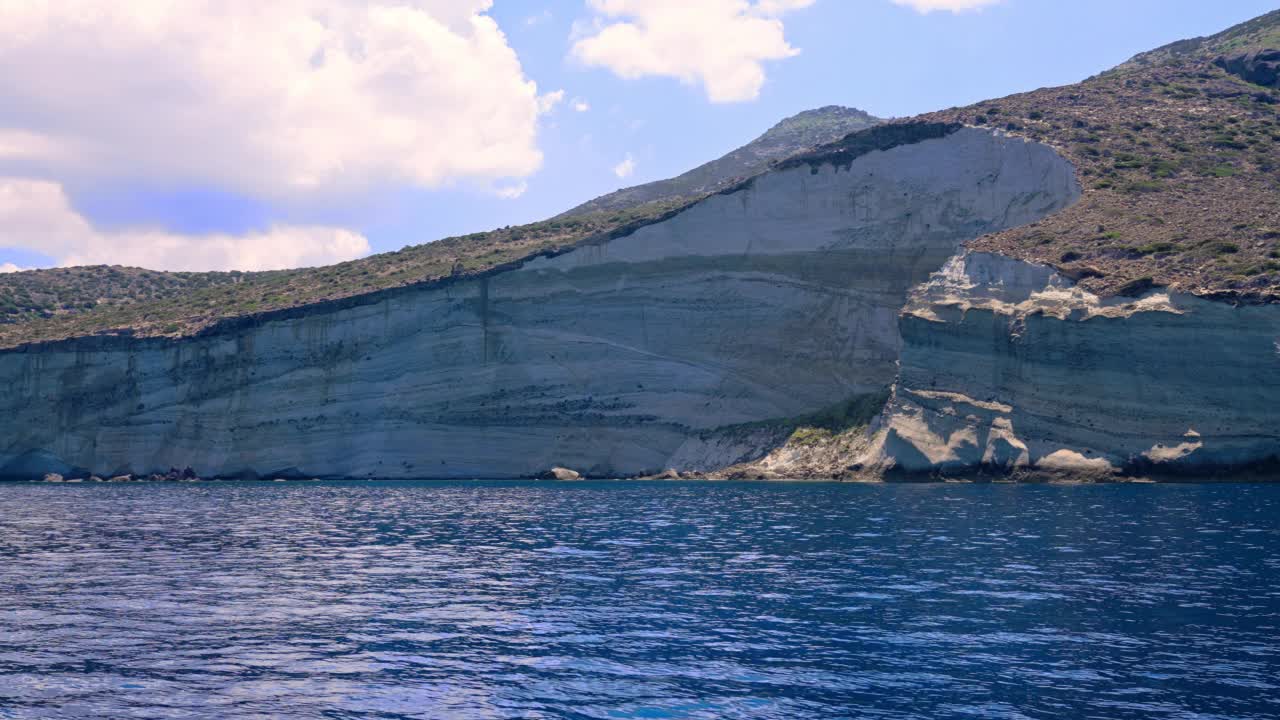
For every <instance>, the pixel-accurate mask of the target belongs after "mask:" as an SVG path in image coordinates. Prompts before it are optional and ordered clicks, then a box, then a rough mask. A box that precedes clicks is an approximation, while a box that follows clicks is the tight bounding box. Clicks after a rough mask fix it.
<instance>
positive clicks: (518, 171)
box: [0, 0, 562, 197]
mask: <svg viewBox="0 0 1280 720" xmlns="http://www.w3.org/2000/svg"><path fill="white" fill-rule="evenodd" d="M491 5H492V0H271V1H270V2H262V0H182V1H178V0H128V2H103V1H102V0H57V1H56V2H44V1H39V2H37V1H34V0H0V87H3V88H4V100H3V102H0V172H3V173H7V174H10V175H23V176H27V177H33V176H41V177H52V178H55V179H58V180H60V181H64V182H73V181H74V182H84V181H93V180H110V181H142V182H158V183H169V184H174V183H188V184H196V185H202V186H216V187H222V188H227V189H231V190H234V191H237V192H244V193H248V194H252V195H255V196H259V197H293V196H297V195H299V194H302V193H308V194H315V193H321V194H323V193H343V192H354V191H363V190H368V189H370V188H376V187H381V186H385V185H394V184H408V185H413V186H419V187H436V186H439V185H442V184H447V183H450V182H453V181H457V180H471V181H478V182H481V183H489V182H495V181H499V180H501V179H503V178H521V177H526V176H528V175H530V174H531V173H533V172H534V171H535V170H537V168H538V167H539V166H540V164H541V161H542V156H541V153H540V152H539V150H538V147H537V142H536V141H537V126H538V115H539V111H540V109H543V108H545V107H546V106H547V103H548V102H551V103H552V104H554V102H555V101H556V100H555V99H554V98H555V94H554V93H553V94H552V95H549V96H542V97H541V98H540V97H539V94H538V89H537V86H536V85H535V83H534V82H532V81H531V80H529V79H528V78H527V77H526V76H525V74H524V71H523V68H522V66H521V63H520V60H519V58H518V57H517V56H516V53H515V52H514V50H513V49H512V48H511V46H510V45H509V44H508V43H507V38H506V36H505V35H504V34H503V33H502V31H501V30H500V29H499V27H498V25H497V23H496V22H495V21H494V20H493V19H492V18H491V17H489V16H488V15H487V14H486V13H487V11H488V10H489V8H490V7H491ZM561 97H562V96H561Z"/></svg>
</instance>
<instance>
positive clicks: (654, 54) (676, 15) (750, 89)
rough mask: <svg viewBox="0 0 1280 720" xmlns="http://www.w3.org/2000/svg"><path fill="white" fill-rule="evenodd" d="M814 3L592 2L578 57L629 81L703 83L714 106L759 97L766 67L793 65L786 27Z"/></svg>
mask: <svg viewBox="0 0 1280 720" xmlns="http://www.w3.org/2000/svg"><path fill="white" fill-rule="evenodd" d="M813 2H814V0H756V2H750V1H749V0H698V1H696V2H691V1H690V0H588V4H589V5H590V6H591V8H592V9H593V10H594V11H595V12H596V17H595V18H594V20H595V25H594V26H593V27H591V28H589V29H587V28H585V26H582V25H579V26H578V28H577V29H576V31H575V32H576V35H577V36H578V38H577V39H576V41H575V42H574V44H573V50H572V54H573V56H574V57H575V58H577V59H578V60H580V61H581V62H583V63H584V64H586V65H588V66H594V67H604V68H608V69H609V70H611V71H613V72H614V73H616V74H617V75H620V76H621V77H624V78H640V77H646V76H654V75H656V76H662V77H672V78H677V79H679V80H680V81H681V82H684V83H688V84H697V83H701V84H702V86H703V88H704V89H705V90H706V93H707V97H708V98H709V99H710V100H711V101H712V102H739V101H744V100H754V99H755V98H757V97H759V95H760V89H761V88H762V87H763V86H764V81H765V72H764V64H763V63H764V62H766V61H769V60H783V59H786V58H789V57H794V56H795V55H796V54H798V53H799V52H800V51H799V50H796V49H795V48H793V47H791V45H790V44H788V43H787V40H786V37H785V34H784V32H783V30H784V28H783V24H782V20H781V19H780V18H781V16H782V15H784V14H785V13H788V12H791V11H793V10H798V9H800V8H804V7H808V6H809V5H812V4H813Z"/></svg>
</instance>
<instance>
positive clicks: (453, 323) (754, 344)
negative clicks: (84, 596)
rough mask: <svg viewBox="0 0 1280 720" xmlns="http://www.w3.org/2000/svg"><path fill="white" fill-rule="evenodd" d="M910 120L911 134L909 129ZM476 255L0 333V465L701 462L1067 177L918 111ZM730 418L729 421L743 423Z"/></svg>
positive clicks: (822, 400) (1046, 201)
mask: <svg viewBox="0 0 1280 720" xmlns="http://www.w3.org/2000/svg"><path fill="white" fill-rule="evenodd" d="M917 138H918V139H917ZM893 141H894V142H897V143H900V144H896V145H895V146H893V147H890V148H888V149H885V150H876V151H872V152H869V153H866V154H864V155H862V156H860V157H857V158H854V159H851V160H850V161H849V162H848V163H847V164H842V165H837V164H833V163H814V164H807V163H801V164H798V165H796V166H793V167H790V168H786V169H780V170H777V171H775V172H771V173H768V174H765V175H762V176H760V177H757V178H755V179H754V180H752V181H750V182H748V183H745V184H743V185H742V186H740V187H738V188H735V189H733V190H731V191H728V192H725V193H723V194H719V195H715V196H712V197H710V198H708V199H707V200H704V201H702V202H700V203H698V204H696V205H694V206H692V207H690V208H688V209H687V210H685V211H683V212H681V213H679V214H677V215H676V216H674V217H672V218H670V219H668V220H666V221H663V222H658V223H655V224H652V225H648V226H645V227H643V228H640V229H639V230H637V231H635V232H634V233H632V234H630V235H627V236H625V237H620V238H616V239H612V240H608V241H605V242H601V243H599V244H594V245H589V246H584V247H580V248H576V249H573V250H571V251H569V252H566V253H563V254H559V255H555V256H551V257H538V258H534V259H532V260H530V261H528V262H526V263H524V264H522V265H520V266H519V267H517V268H514V269H510V270H506V271H500V272H496V273H493V274H491V275H487V276H484V277H481V278H474V279H463V280H459V281H455V282H445V283H440V284H438V285H437V286H434V287H424V288H412V289H405V290H398V291H394V292H390V293H386V294H384V295H381V296H373V297H368V298H365V299H364V300H363V301H360V302H352V303H346V304H344V305H343V306H339V307H318V308H314V307H313V308H306V309H303V310H300V311H297V312H294V313H287V314H285V315H284V316H281V317H275V318H272V317H268V318H260V319H257V320H255V321H254V322H252V323H247V324H246V323H228V324H225V325H223V326H219V327H215V328H213V329H211V330H210V331H208V332H206V333H204V334H202V335H200V336H197V337H194V338H188V339H176V340H175V339H166V338H128V337H102V338H82V339H73V340H67V341H62V342H54V343H46V344H36V345H29V346H26V347H23V348H20V349H18V350H15V351H9V352H4V353H2V354H0V377H3V378H5V380H6V382H7V383H8V387H9V388H10V391H9V392H8V393H6V394H5V395H4V396H3V398H2V399H0V417H4V418H6V420H5V425H6V432H5V434H4V439H3V443H4V445H3V450H2V451H0V475H6V476H11V477H12V476H24V475H30V474H34V473H37V472H39V473H43V472H59V473H61V474H63V475H68V476H70V475H72V474H75V473H86V472H95V473H97V474H99V475H103V476H107V475H121V474H124V473H134V474H146V473H151V472H158V471H163V469H165V468H168V467H171V466H178V467H182V466H193V467H195V468H196V469H197V470H199V471H200V472H201V473H202V474H203V475H206V476H236V475H251V474H258V475H274V476H281V475H283V476H288V475H306V476H342V477H363V476H377V477H444V478H452V477H525V476H533V475H537V474H539V473H542V472H544V471H546V470H547V469H548V468H550V467H553V466H563V467H568V468H574V469H575V470H578V471H580V472H584V473H586V474H588V475H591V476H625V475H640V474H647V473H650V472H654V471H660V470H662V469H664V468H668V467H673V466H675V467H681V468H684V469H691V470H709V469H714V468H716V467H720V466H723V465H727V464H731V463H732V462H736V461H738V460H740V459H742V458H744V457H746V456H749V455H750V454H751V453H752V452H753V450H754V448H753V447H752V446H751V442H750V440H749V438H750V431H749V430H744V429H743V427H744V426H747V425H749V424H751V423H758V422H759V421H762V420H785V419H787V418H794V417H800V416H804V415H808V414H811V413H815V412H821V411H823V410H824V409H826V408H829V407H831V406H833V405H837V404H840V403H845V402H849V401H851V400H856V399H857V398H859V397H862V396H868V395H875V394H878V393H882V392H884V391H885V390H886V389H887V388H888V387H889V386H890V385H892V383H893V381H894V377H895V375H896V373H897V359H898V355H899V350H900V339H899V335H898V330H897V323H898V315H899V312H900V310H901V308H902V306H903V304H904V302H905V301H906V299H907V294H908V293H909V292H910V290H911V289H912V288H913V287H915V286H916V285H918V284H919V283H921V282H923V281H924V280H926V279H927V278H928V277H929V275H930V273H932V272H934V271H936V270H937V269H938V268H939V267H941V266H942V265H943V263H945V262H946V261H947V259H948V258H949V257H951V256H953V255H954V254H955V252H956V251H957V248H958V247H959V246H960V244H961V243H962V242H963V241H965V240H967V239H969V238H973V237H976V236H978V235H982V234H984V233H988V232H992V231H995V230H998V229H1002V228H1006V227H1011V226H1014V225H1020V224H1024V223H1027V222H1031V221H1034V220H1035V219H1037V218H1040V217H1043V216H1044V215H1046V214H1049V213H1052V212H1054V211H1056V210H1059V209H1061V208H1063V207H1066V206H1067V205H1069V204H1071V203H1072V202H1073V201H1075V199H1076V198H1077V197H1078V196H1079V187H1078V185H1077V183H1076V180H1075V177H1074V173H1073V170H1072V167H1071V165H1070V164H1069V163H1067V162H1066V161H1065V160H1063V159H1062V158H1061V157H1060V156H1059V155H1058V154H1057V153H1055V152H1054V151H1053V150H1052V149H1050V148H1048V147H1046V146H1044V145H1041V144H1037V143H1032V142H1028V141H1026V140H1023V139H1020V138H1013V137H1009V136H1006V135H1004V134H1001V133H995V132H991V131H989V130H980V129H974V128H959V127H951V126H922V127H921V128H919V129H918V130H915V131H912V132H907V133H903V132H901V130H898V131H895V134H894V135H893ZM744 438H746V440H744Z"/></svg>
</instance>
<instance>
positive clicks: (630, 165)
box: [613, 153, 636, 178]
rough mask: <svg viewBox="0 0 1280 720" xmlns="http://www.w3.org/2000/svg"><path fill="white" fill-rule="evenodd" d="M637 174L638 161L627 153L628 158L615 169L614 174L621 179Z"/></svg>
mask: <svg viewBox="0 0 1280 720" xmlns="http://www.w3.org/2000/svg"><path fill="white" fill-rule="evenodd" d="M635 172H636V159H635V158H634V157H632V156H631V153H627V157H626V159H625V160H623V161H622V162H620V163H618V164H617V165H615V166H614V168H613V174H614V175H617V176H618V177H620V178H629V177H631V176H632V175H634V174H635Z"/></svg>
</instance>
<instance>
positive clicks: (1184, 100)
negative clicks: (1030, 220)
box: [925, 11, 1280, 302]
mask: <svg viewBox="0 0 1280 720" xmlns="http://www.w3.org/2000/svg"><path fill="white" fill-rule="evenodd" d="M1278 48H1280V11H1276V12H1272V13H1269V14H1267V15H1265V16H1263V17H1260V18H1257V19H1255V20H1252V21H1250V22H1248V23H1244V24H1242V25H1240V26H1237V27H1234V28H1231V29H1229V30H1227V31H1225V32H1223V33H1220V34H1218V35H1214V36H1212V37H1208V38H1200V39H1197V40H1193V41H1185V42H1183V43H1175V44H1174V45H1171V46H1168V47H1166V48H1162V49H1160V50H1156V51H1153V52H1151V53H1146V54H1143V55H1139V56H1138V57H1136V58H1135V59H1133V60H1131V61H1129V62H1127V63H1125V64H1124V65H1121V66H1120V67H1118V68H1116V69H1115V70H1113V71H1110V72H1107V73H1104V74H1102V75H1100V76H1098V77H1094V78H1090V79H1089V80H1086V81H1084V82H1082V83H1080V84H1078V85H1072V86H1067V87H1062V88H1049V89H1042V90H1036V91H1034V92H1030V93H1024V94H1020V95H1013V96H1011V97H1007V98H1003V99H1000V100H993V101H989V102H984V103H978V104H976V105H972V106H969V107H965V108H957V109H952V110H946V111H943V112H938V113H932V114H930V115H927V116H925V117H926V118H927V119H930V120H935V121H945V122H962V123H967V124H971V125H978V126H987V127H996V128H1000V129H1002V130H1005V131H1006V132H1009V133H1013V134H1017V135H1022V136H1025V137H1028V138H1031V139H1033V140H1038V141H1041V142H1046V143H1048V144H1050V145H1052V146H1053V147H1055V148H1056V149H1057V150H1058V151H1059V152H1060V153H1062V154H1063V155H1064V156H1065V157H1067V158H1068V159H1069V160H1071V162H1072V163H1073V164H1075V166H1076V168H1077V170H1078V172H1079V175H1080V179H1081V181H1082V183H1083V185H1084V187H1085V196H1084V198H1083V200H1081V202H1079V203H1077V204H1076V205H1074V206H1073V207H1071V208H1069V209H1067V210H1065V211H1063V212H1061V213H1058V214H1056V215H1054V216H1052V217H1050V218H1047V219H1045V220H1043V221H1041V222H1038V223H1035V224H1032V225H1029V226H1027V227H1023V228H1016V229H1013V230H1008V231H1005V232H1002V233H999V234H996V235H991V236H987V237H983V238H980V239H978V240H976V241H974V242H972V243H970V247H971V248H973V249H975V250H979V251H988V252H999V253H1002V254H1005V255H1009V256H1011V257H1015V258H1019V259H1024V260H1032V261H1035V262H1040V263H1045V264H1048V265H1051V266H1054V267H1056V268H1058V269H1059V270H1061V271H1062V272H1063V273H1064V274H1066V275H1068V276H1070V277H1072V278H1075V279H1078V280H1079V284H1080V286H1081V287H1083V288H1085V289H1087V290H1090V291H1093V292H1096V293H1099V294H1102V295H1115V294H1130V295H1132V294H1138V293H1140V292H1142V291H1143V290H1145V289H1147V288H1149V287H1152V286H1167V287H1169V288H1172V289H1174V290H1178V291H1183V292H1189V293H1194V294H1197V295H1201V296H1206V297H1212V298H1222V299H1230V300H1235V301H1244V302H1275V301H1276V300H1277V299H1278V298H1280V85H1278V84H1276V83H1275V78H1274V76H1272V84H1271V85H1270V86H1263V85H1259V84H1255V83H1252V82H1250V81H1249V80H1248V79H1246V76H1251V77H1255V78H1256V77H1257V76H1256V75H1251V74H1250V72H1249V70H1248V68H1249V67H1252V68H1254V69H1256V68H1257V67H1258V65H1259V61H1258V58H1260V57H1266V56H1267V55H1268V53H1267V52H1266V51H1267V50H1268V49H1269V50H1271V51H1272V52H1273V53H1274V52H1276V51H1277V49H1278ZM1277 55H1280V53H1277ZM1251 58H1252V60H1251ZM1261 62H1262V63H1265V62H1266V61H1265V60H1262V61H1261Z"/></svg>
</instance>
